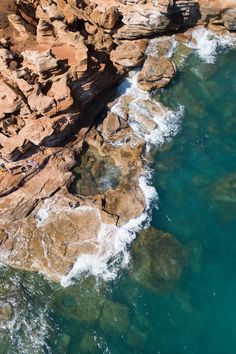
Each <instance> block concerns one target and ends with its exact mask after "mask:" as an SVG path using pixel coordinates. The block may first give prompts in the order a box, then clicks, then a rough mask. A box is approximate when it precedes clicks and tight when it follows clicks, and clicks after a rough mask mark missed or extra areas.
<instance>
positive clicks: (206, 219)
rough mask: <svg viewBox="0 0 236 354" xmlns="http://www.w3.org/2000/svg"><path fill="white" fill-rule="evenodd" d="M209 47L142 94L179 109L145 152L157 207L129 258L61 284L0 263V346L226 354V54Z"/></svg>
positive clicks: (233, 136) (229, 277) (2, 353)
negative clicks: (101, 274) (172, 132)
mask: <svg viewBox="0 0 236 354" xmlns="http://www.w3.org/2000/svg"><path fill="white" fill-rule="evenodd" d="M213 49H214V50H215V51H217V55H215V57H213V58H211V60H210V61H209V60H207V58H209V53H208V56H206V57H205V58H204V57H202V55H201V53H199V52H197V51H196V50H194V51H193V53H192V54H191V55H189V56H188V57H187V58H186V59H185V62H184V63H183V64H182V66H181V69H180V70H179V71H178V74H177V76H176V78H175V79H174V81H173V82H172V84H171V85H170V86H168V88H167V89H165V90H163V91H161V92H158V93H156V95H155V97H154V99H156V100H159V101H161V102H163V104H165V105H166V106H167V107H170V108H171V109H172V110H173V111H175V110H177V109H178V107H180V106H181V107H184V113H183V116H182V119H181V122H180V129H179V131H178V133H177V135H176V136H175V137H174V138H172V139H171V140H168V139H167V141H166V142H165V143H164V144H163V145H162V146H161V148H159V149H158V151H155V150H154V151H153V152H152V158H151V162H150V165H151V166H150V167H151V168H152V169H153V185H154V186H155V188H156V190H157V191H158V195H159V201H158V208H154V209H153V214H152V221H151V226H152V227H153V228H152V229H147V230H145V233H144V234H143V233H141V234H140V235H139V236H138V237H137V239H136V240H135V241H134V242H133V243H132V245H130V252H131V261H130V266H129V267H128V268H127V269H125V270H121V271H120V274H119V276H118V277H117V278H116V279H115V280H114V281H110V282H105V281H102V280H100V281H98V280H96V279H95V278H94V277H92V276H88V277H86V278H81V279H80V280H78V281H77V282H76V283H75V284H74V285H72V286H69V287H67V288H63V287H62V286H61V285H59V284H53V283H50V282H48V281H46V280H44V278H43V276H41V275H36V274H30V273H25V272H19V271H13V270H11V269H9V268H5V267H2V268H1V269H0V354H13V353H14V354H18V353H19V354H41V353H42V354H43V353H45V354H46V353H48V354H49V353H51V354H63V353H65V354H85V353H94V354H95V353H110V354H130V353H132V354H185V353H186V354H234V353H236V50H235V49H231V50H228V49H226V48H224V49H219V50H217V48H213ZM154 228H155V229H154ZM156 229H158V230H161V231H162V232H164V233H165V234H163V233H158V231H157V230H156ZM166 233H167V234H166ZM149 235H150V237H149ZM155 235H156V236H155ZM163 235H164V236H163ZM144 236H145V237H144ZM155 237H156V238H155ZM158 237H159V238H158ZM161 237H163V239H162V242H161V241H160V245H161V248H160V247H159V248H158V246H157V243H158V242H159V241H158V242H156V240H161ZM163 240H164V241H163ZM6 319H8V321H7V320H6Z"/></svg>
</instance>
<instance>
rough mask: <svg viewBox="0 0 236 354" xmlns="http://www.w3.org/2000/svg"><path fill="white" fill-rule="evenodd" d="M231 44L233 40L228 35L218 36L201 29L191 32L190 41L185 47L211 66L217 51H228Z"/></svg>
mask: <svg viewBox="0 0 236 354" xmlns="http://www.w3.org/2000/svg"><path fill="white" fill-rule="evenodd" d="M233 44H234V41H233V38H232V36H230V35H229V34H224V35H220V34H216V33H214V32H212V31H210V30H209V29H206V28H203V27H201V28H197V29H195V30H194V31H193V32H192V40H191V42H190V43H188V44H187V46H188V47H190V48H193V49H195V50H196V52H197V54H198V56H199V57H200V58H201V59H202V60H204V61H205V62H206V63H209V64H213V63H214V62H215V59H216V56H217V53H218V52H219V50H222V49H228V48H230V47H232V46H233Z"/></svg>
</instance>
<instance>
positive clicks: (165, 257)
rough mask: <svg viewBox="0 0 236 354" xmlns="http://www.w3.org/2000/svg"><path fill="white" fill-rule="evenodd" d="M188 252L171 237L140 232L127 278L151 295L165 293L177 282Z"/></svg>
mask: <svg viewBox="0 0 236 354" xmlns="http://www.w3.org/2000/svg"><path fill="white" fill-rule="evenodd" d="M189 255H190V250H189V249H188V248H187V247H186V246H184V245H182V244H181V243H180V242H179V241H178V240H176V239H175V238H174V237H173V236H172V235H171V234H169V233H165V232H162V231H159V230H157V229H155V228H153V227H151V228H149V229H147V230H145V231H143V232H141V233H140V235H139V236H138V239H137V241H136V242H135V243H134V246H133V263H132V266H131V269H130V271H129V274H130V276H131V277H132V278H134V279H135V280H136V281H137V282H138V283H140V284H141V285H143V286H144V287H147V288H149V289H152V290H155V291H166V290H168V288H169V287H170V286H171V285H172V284H173V283H174V282H176V281H177V280H179V279H180V277H181V275H182V273H183V269H184V266H185V264H186V262H187V260H188V257H189Z"/></svg>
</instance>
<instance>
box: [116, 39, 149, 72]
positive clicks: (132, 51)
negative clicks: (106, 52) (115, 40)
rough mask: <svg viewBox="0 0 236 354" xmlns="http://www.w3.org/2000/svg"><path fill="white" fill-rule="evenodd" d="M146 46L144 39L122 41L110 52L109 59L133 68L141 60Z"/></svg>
mask: <svg viewBox="0 0 236 354" xmlns="http://www.w3.org/2000/svg"><path fill="white" fill-rule="evenodd" d="M146 46H147V42H146V41H144V42H143V41H142V42H138V41H124V42H123V43H122V44H121V45H119V46H118V47H117V48H116V49H115V50H113V51H112V52H111V60H112V61H113V63H115V64H118V65H122V66H125V67H127V68H133V67H135V66H137V65H139V64H140V63H141V62H142V61H143V59H144V52H145V49H146Z"/></svg>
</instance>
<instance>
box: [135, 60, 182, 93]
mask: <svg viewBox="0 0 236 354" xmlns="http://www.w3.org/2000/svg"><path fill="white" fill-rule="evenodd" d="M175 72H176V68H175V65H174V64H173V63H172V62H171V61H170V60H169V59H167V58H165V57H161V58H157V57H154V56H151V55H149V56H148V58H147V59H146V61H145V63H144V66H143V68H142V70H141V71H140V73H139V74H138V77H137V81H138V85H139V87H140V88H141V89H143V90H145V91H151V90H154V89H159V88H162V87H165V86H166V85H168V83H169V82H170V80H171V79H172V77H173V76H174V75H175Z"/></svg>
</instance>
